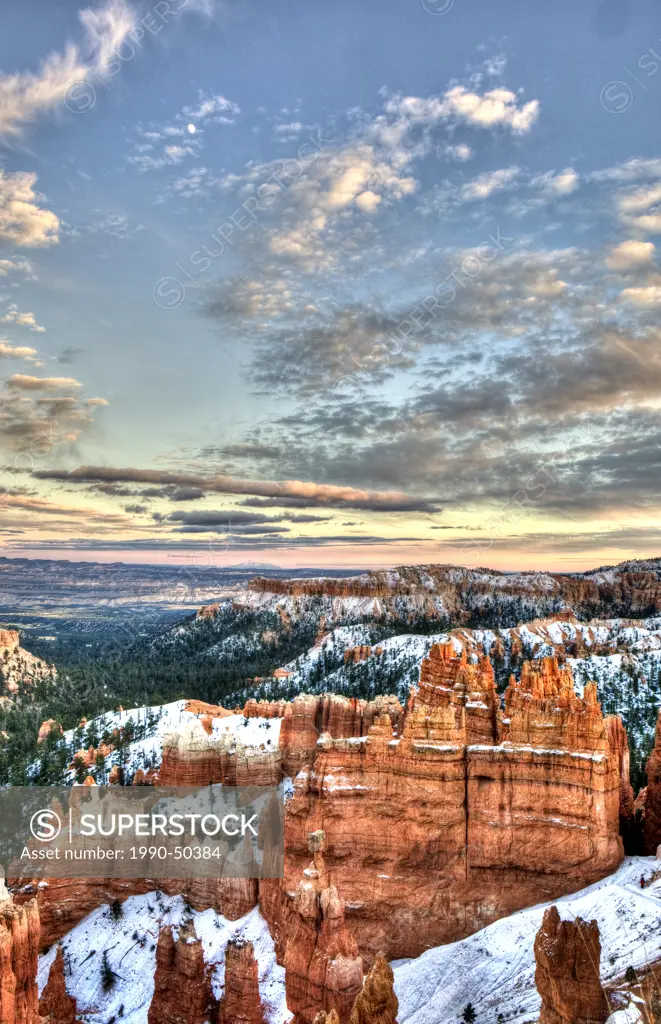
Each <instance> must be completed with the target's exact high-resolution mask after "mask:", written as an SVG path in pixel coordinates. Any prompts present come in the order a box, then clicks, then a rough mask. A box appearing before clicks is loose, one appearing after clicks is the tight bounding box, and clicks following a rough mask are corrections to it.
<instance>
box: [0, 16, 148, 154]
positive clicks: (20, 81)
mask: <svg viewBox="0 0 661 1024" xmlns="http://www.w3.org/2000/svg"><path fill="white" fill-rule="evenodd" d="M79 18H80V21H81V23H82V25H83V28H84V30H85V34H84V39H83V41H82V43H81V44H75V43H68V44H67V46H66V48H65V50H64V52H63V53H52V54H51V55H50V56H49V57H48V58H47V59H46V60H45V61H44V62H43V63H42V65H41V67H40V69H39V71H38V72H37V73H36V74H35V73H33V72H31V71H22V72H18V73H16V74H11V75H2V76H0V136H2V135H4V136H7V137H15V136H18V135H20V134H21V132H22V130H23V128H24V127H25V126H26V125H27V124H29V123H30V122H32V121H34V120H35V118H37V117H38V116H39V115H41V114H44V113H47V112H49V111H51V110H53V109H55V108H57V107H61V108H62V109H65V108H64V99H65V96H66V93H67V90H68V89H70V88H72V87H73V86H74V85H77V84H78V83H83V82H86V81H88V80H89V78H90V77H92V76H99V77H103V76H104V75H106V74H107V71H108V65H109V62H110V59H111V57H112V55H113V53H114V52H115V51H116V50H117V48H118V47H119V46H121V44H122V42H123V41H124V40H125V39H126V37H127V36H128V34H129V32H131V31H132V29H133V28H134V27H135V24H136V16H135V13H134V12H133V11H132V10H131V8H130V7H128V6H127V5H126V4H125V3H124V2H123V0H110V2H109V3H107V4H106V5H105V6H104V7H99V8H97V9H96V10H92V9H90V8H86V9H85V10H83V11H80V13H79Z"/></svg>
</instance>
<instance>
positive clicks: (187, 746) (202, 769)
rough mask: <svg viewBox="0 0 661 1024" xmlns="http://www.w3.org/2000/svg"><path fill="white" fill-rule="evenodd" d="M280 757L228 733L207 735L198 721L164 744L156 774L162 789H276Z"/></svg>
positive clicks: (279, 773) (280, 771) (280, 776)
mask: <svg viewBox="0 0 661 1024" xmlns="http://www.w3.org/2000/svg"><path fill="white" fill-rule="evenodd" d="M281 779H282V757H281V753H280V750H279V749H278V748H277V747H273V748H271V749H269V748H267V747H266V746H265V745H262V747H261V748H259V747H246V746H244V744H242V743H241V741H240V739H238V738H237V737H236V736H235V735H234V734H232V733H230V732H229V731H227V732H223V731H222V728H221V732H220V734H219V735H218V734H213V733H212V734H209V733H208V732H207V731H206V730H205V728H204V724H203V723H202V722H201V721H200V720H199V719H194V720H192V721H191V722H190V723H189V724H188V725H187V726H186V727H185V728H184V729H182V730H181V731H180V732H174V733H170V734H169V735H167V736H166V737H165V740H164V743H163V760H162V762H161V767H160V769H159V772H158V781H159V784H160V785H161V786H207V785H209V784H210V783H219V782H220V783H223V784H225V785H230V786H277V785H278V783H279V782H280V780H281Z"/></svg>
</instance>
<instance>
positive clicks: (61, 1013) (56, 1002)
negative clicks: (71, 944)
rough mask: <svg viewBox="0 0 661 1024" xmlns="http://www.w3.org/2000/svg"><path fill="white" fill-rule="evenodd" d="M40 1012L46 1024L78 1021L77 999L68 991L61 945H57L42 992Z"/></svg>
mask: <svg viewBox="0 0 661 1024" xmlns="http://www.w3.org/2000/svg"><path fill="white" fill-rule="evenodd" d="M39 1013H40V1014H41V1016H42V1018H44V1024H46V1022H48V1024H75V1021H76V1000H75V999H74V998H73V996H70V995H69V993H68V992H67V986H66V982H65V979H64V957H63V955H62V947H61V946H58V947H57V953H56V956H55V960H54V961H53V963H52V964H51V969H50V974H49V975H48V981H47V983H46V987H45V988H44V991H43V992H42V993H41V999H40V1000H39Z"/></svg>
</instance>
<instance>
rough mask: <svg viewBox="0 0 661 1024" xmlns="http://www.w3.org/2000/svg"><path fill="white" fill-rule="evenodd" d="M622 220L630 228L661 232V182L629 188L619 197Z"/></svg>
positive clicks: (655, 232) (654, 233)
mask: <svg viewBox="0 0 661 1024" xmlns="http://www.w3.org/2000/svg"><path fill="white" fill-rule="evenodd" d="M617 208H618V211H619V215H620V220H621V221H622V223H623V224H625V225H627V227H629V228H634V229H636V230H637V231H641V232H645V233H647V234H652V235H658V234H661V184H651V185H643V186H641V187H640V188H634V189H629V190H627V191H626V192H625V193H623V194H622V195H620V196H619V197H618V199H617Z"/></svg>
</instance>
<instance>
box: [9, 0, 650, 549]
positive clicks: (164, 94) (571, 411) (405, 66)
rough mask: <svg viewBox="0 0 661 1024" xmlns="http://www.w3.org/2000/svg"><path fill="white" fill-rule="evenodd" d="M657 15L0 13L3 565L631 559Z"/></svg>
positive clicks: (444, 8) (617, 0)
mask: <svg viewBox="0 0 661 1024" xmlns="http://www.w3.org/2000/svg"><path fill="white" fill-rule="evenodd" d="M654 13H655V12H654V8H653V7H652V4H651V3H644V2H642V3H637V4H635V5H634V4H629V3H626V2H623V0H601V2H598V3H597V2H594V3H590V4H586V5H584V6H583V7H582V8H581V9H580V10H577V9H576V6H575V5H573V4H569V3H559V4H556V5H554V6H553V8H552V9H550V8H548V7H546V6H542V5H530V4H524V3H516V2H507V3H504V4H499V5H494V4H488V3H486V2H478V0H471V2H468V0H454V2H452V0H443V3H441V2H440V0H425V2H424V3H421V2H420V0H406V2H403V0H398V2H394V0H393V2H385V3H372V2H369V0H367V2H365V3H362V4H360V5H356V4H353V3H342V2H339V3H335V4H330V5H329V4H321V3H315V2H307V3H301V2H294V0H292V2H287V3H278V4H271V5H266V4H263V3H259V4H258V3H220V2H216V0H188V2H184V0H160V2H156V3H154V4H152V5H151V6H150V5H148V4H143V5H138V4H129V3H128V2H126V3H120V2H111V3H109V4H105V5H103V4H102V5H100V6H98V7H90V8H81V7H79V5H78V4H76V3H70V2H68V0H67V2H59V3H54V4H49V5H44V4H43V3H41V2H30V0H27V2H24V3H22V4H21V5H13V6H12V7H11V8H10V9H9V10H8V11H6V12H5V13H4V14H3V37H2V42H1V43H0V370H1V371H2V374H3V385H2V386H3V391H2V392H1V393H0V437H1V438H2V444H3V454H4V465H5V474H4V480H3V488H4V490H3V495H2V501H3V505H4V512H3V521H2V528H3V540H4V546H5V548H6V552H7V553H10V554H11V553H16V554H18V553H25V554H29V555H35V556H36V555H37V554H46V555H51V554H54V555H56V556H58V557H73V558H79V557H82V558H104V559H105V558H108V559H116V558H127V559H134V560H143V561H145V560H148V561H154V560H159V561H160V560H164V559H172V558H174V559H178V560H183V561H186V560H190V559H191V558H196V559H200V558H206V559H213V560H214V561H215V562H217V563H218V564H223V563H231V562H235V561H239V560H244V559H247V558H260V559H264V558H266V559H267V560H269V561H273V562H277V563H279V564H283V565H286V564H297V565H311V564H316V565H323V564H333V565H384V564H394V563H401V562H407V561H415V562H420V561H442V562H448V561H456V562H461V563H464V564H466V563H468V564H470V563H476V564H491V565H494V566H500V567H522V566H524V567H525V566H538V565H546V566H554V567H557V568H563V567H564V568H576V567H577V566H580V565H585V566H588V565H590V564H595V563H598V562H606V561H615V560H617V559H619V558H623V557H627V556H642V555H646V554H654V553H658V550H659V526H660V523H661V519H660V517H659V493H658V492H659V486H658V480H659V473H658V469H659V457H658V450H659V449H658V438H659V423H658V409H659V404H660V402H659V398H660V394H659V391H660V388H661V352H660V351H659V341H660V337H661V336H660V334H659V329H658V326H657V325H658V314H659V310H661V275H660V274H659V270H658V265H657V262H658V254H657V244H658V243H657V238H656V236H657V235H658V234H659V233H661V153H659V142H658V132H656V130H655V129H654V125H655V123H656V115H657V112H658V109H659V97H660V96H661V30H658V29H657V27H656V25H655V18H654Z"/></svg>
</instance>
